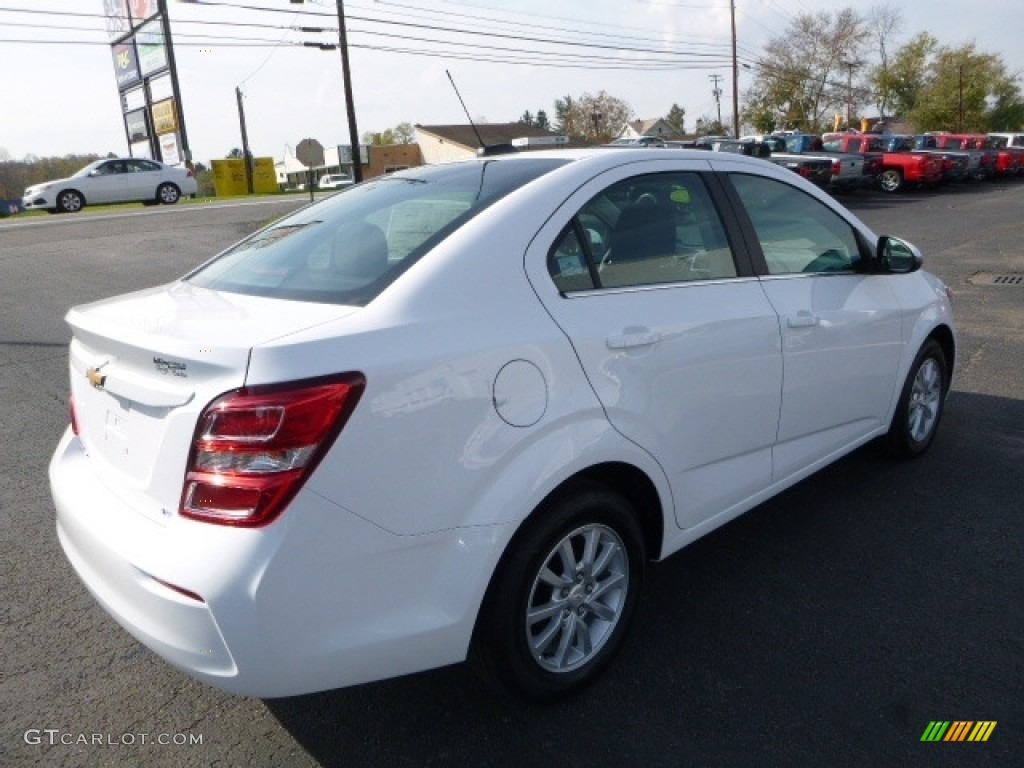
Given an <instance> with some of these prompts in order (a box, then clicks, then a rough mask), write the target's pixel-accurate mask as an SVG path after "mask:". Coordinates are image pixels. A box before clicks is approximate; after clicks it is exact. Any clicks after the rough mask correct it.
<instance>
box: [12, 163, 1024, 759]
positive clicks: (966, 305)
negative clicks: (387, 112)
mask: <svg viewBox="0 0 1024 768" xmlns="http://www.w3.org/2000/svg"><path fill="white" fill-rule="evenodd" d="M841 199H842V201H843V202H844V203H846V204H847V205H848V206H849V207H850V208H851V209H852V210H853V211H854V212H855V213H856V214H857V215H858V216H860V217H861V218H862V219H863V220H864V221H866V222H867V223H868V224H869V225H870V226H871V227H872V228H873V229H875V230H876V232H879V233H887V234H899V235H903V236H905V237H907V238H908V239H909V240H911V241H912V242H915V243H916V244H917V245H919V246H920V247H921V248H922V250H923V251H924V253H925V256H926V267H927V268H928V269H931V270H932V271H933V272H935V273H937V274H938V275H940V276H941V277H942V278H943V279H945V280H946V281H947V282H949V284H950V285H951V286H952V287H953V289H954V291H955V292H956V304H955V309H956V312H957V319H958V324H959V332H960V354H959V360H958V370H957V374H956V377H955V379H954V385H953V392H952V394H951V396H950V399H949V401H948V403H947V412H946V415H945V421H944V423H943V425H942V428H941V429H940V432H939V435H938V437H937V439H936V442H935V443H934V445H933V446H932V449H931V451H930V452H929V453H928V454H927V456H926V457H924V458H922V459H920V460H918V461H914V462H909V463H894V462H892V461H890V460H889V459H887V458H885V457H884V456H882V455H881V454H879V453H878V452H877V451H875V450H873V449H872V447H870V446H869V447H867V448H865V449H863V450H860V451H858V452H856V453H854V454H853V455H851V456H849V457H847V458H845V459H843V460H841V461H839V462H837V463H836V464H834V465H832V466H831V467H829V468H827V469H826V470H824V471H823V472H821V473H819V474H818V475H817V476H815V477H813V478H811V479H809V480H807V481H805V482H803V483H801V484H799V485H798V486H796V487H794V488H792V489H791V490H789V491H787V492H786V493H784V494H782V495H780V496H779V497H777V498H775V499H773V500H772V501H770V502H768V503H766V504H763V505H761V506H760V507H758V508H756V509H755V510H752V511H751V512H750V513H748V514H747V515H745V516H743V517H742V518H740V519H739V520H737V521H735V522H733V523H731V524H729V525H727V526H725V527H724V528H722V529H720V530H719V531H717V532H715V533H714V534H712V535H710V536H708V537H706V538H705V539H703V540H701V541H699V542H698V543H696V544H694V545H693V546H691V547H689V548H688V549H686V550H684V551H683V552H681V553H679V554H678V555H676V556H675V557H673V558H671V559H669V560H668V561H666V562H664V563H662V564H659V565H658V566H656V567H654V568H653V569H652V570H651V573H650V579H649V583H648V585H647V589H646V593H645V596H644V601H643V603H642V605H641V608H640V612H639V615H638V617H637V619H638V620H637V622H636V625H635V627H634V631H633V633H632V635H631V637H630V639H629V642H628V644H627V646H626V648H625V650H624V653H623V654H622V655H621V656H620V657H619V659H618V660H617V662H616V664H615V665H614V666H613V668H612V669H611V671H610V673H609V674H608V676H607V677H606V678H605V679H604V680H602V681H601V682H600V683H599V684H598V685H596V686H595V687H593V688H592V689H590V690H588V691H587V692H586V693H585V694H583V695H582V696H580V697H577V698H575V699H573V700H570V701H567V702H564V703H561V704H559V705H557V706H553V707H546V708H530V707H523V706H519V705H516V704H511V703H508V702H506V701H504V700H501V699H496V698H495V697H494V696H493V695H492V694H491V692H490V691H489V690H487V689H485V688H483V687H482V686H481V685H480V684H479V683H477V681H476V679H475V678H474V677H473V675H472V674H471V673H470V672H469V671H468V670H467V669H466V668H464V667H463V666H455V667H450V668H446V669H441V670H435V671H432V672H427V673H424V674H420V675H414V676H410V677H406V678H400V679H395V680H389V681H385V682H382V683H376V684H371V685H365V686H359V687H356V688H351V689H345V690H340V691H332V692H326V693H321V694H315V695H311V696H302V697H296V698H291V699H280V700H270V701H261V700H257V699H242V698H236V697H232V696H229V695H226V694H222V693H219V692H217V691H214V690H212V689H210V688H207V687H205V686H203V685H201V684H199V683H196V682H193V681H192V680H190V679H189V678H187V677H185V676H184V675H182V674H180V673H178V672H177V671H176V670H174V669H172V668H170V667H168V666H167V665H166V664H164V663H163V662H162V661H161V660H160V659H158V658H156V657H155V656H154V655H152V654H151V653H150V652H149V651H148V650H146V649H145V648H143V647H142V646H141V645H139V644H138V643H136V642H135V641H134V640H133V639H132V638H131V637H130V636H129V635H127V634H126V633H125V632H124V631H123V630H121V629H120V627H118V626H117V625H116V624H115V623H114V622H113V621H112V620H111V619H109V618H108V617H107V616H106V614H105V613H104V612H103V611H102V609H100V608H99V606H98V605H97V604H96V603H95V601H94V600H93V599H92V598H91V596H89V595H88V593H87V592H86V591H85V589H84V587H83V586H82V585H81V584H80V582H79V581H78V579H77V578H76V577H75V575H74V573H73V572H72V570H71V568H70V566H69V565H68V564H67V562H66V560H65V558H64V556H63V553H62V552H61V550H60V547H59V545H58V543H57V539H56V534H55V531H54V524H53V508H52V503H51V501H50V496H49V489H48V485H47V481H46V466H47V463H48V461H49V457H50V455H51V453H52V451H53V448H54V446H55V445H56V442H57V440H58V438H59V436H60V434H61V432H62V431H63V429H64V428H65V425H66V422H67V402H66V398H67V371H66V367H67V353H66V344H67V341H68V333H67V330H66V328H65V326H64V325H63V322H62V319H61V318H62V316H63V314H64V312H65V310H66V309H67V307H69V306H71V305H73V304H78V303H83V302H86V301H91V300H94V299H98V298H102V297H105V296H109V295H113V294H115V293H120V292H124V291H128V290H133V289H136V288H141V287H145V286H149V285H153V284H156V283H159V282H163V281H166V280H170V279H173V278H174V277H177V276H179V275H180V274H182V273H183V272H185V271H186V270H187V269H189V268H190V267H192V266H194V265H195V264H196V263H198V262H199V261H201V260H202V259H203V258H205V257H207V256H209V255H212V253H213V252H214V250H215V249H217V248H220V247H223V246H225V245H227V244H229V243H230V242H232V241H233V240H235V239H237V238H239V237H241V236H242V235H243V234H245V233H246V232H248V231H251V230H252V229H254V228H255V227H257V226H258V225H259V224H261V223H263V222H265V221H267V220H268V219H270V218H273V217H275V216H277V215H280V214H281V213H283V212H284V211H285V210H286V209H287V208H288V207H294V206H295V205H296V204H301V202H302V201H289V202H286V203H268V204H264V205H252V206H233V207H224V208H210V209H205V208H202V209H197V208H196V207H192V206H188V207H185V206H182V207H178V208H176V209H175V208H161V209H156V210H152V211H150V210H148V209H147V210H145V211H144V210H143V209H142V208H141V207H139V208H138V209H127V210H126V211H125V212H124V213H114V214H103V215H101V216H90V215H88V214H83V215H81V216H75V217H72V216H60V217H45V218H38V219H33V220H27V221H23V222H17V221H15V222H10V221H5V222H0V276H2V279H0V435H2V437H3V439H2V441H0V462H2V466H3V468H4V471H3V475H2V477H0V585H2V586H3V588H4V592H5V599H4V600H3V602H2V603H0V646H2V648H3V662H2V668H0V724H2V727H0V765H2V766H27V765H45V766H92V765H133V766H138V765H146V766H182V765H189V766H206V765H218V766H235V765H238V766H243V765H244V766H313V765H338V766H384V765H387V766H424V765H436V766H447V765H460V766H477V765H480V766H484V765H486V766H503V765H510V766H511V765H515V766H532V765H540V764H550V763H553V762H564V763H570V764H572V765H587V766H630V765H646V766H690V765H693V766H775V765H778V766H916V765H921V766H947V765H948V766H1010V765H1019V764H1020V760H1021V758H1020V755H1022V754H1024V611H1022V610H1021V606H1022V605H1024V565H1022V564H1024V534H1022V531H1021V527H1022V526H1021V513H1022V511H1024V502H1022V498H1024V482H1022V481H1021V467H1022V464H1024V373H1022V372H1024V279H1022V280H1021V282H1020V283H1015V282H1013V281H1012V280H1011V281H1009V282H1000V281H997V280H996V279H995V278H996V277H1000V276H1010V277H1011V278H1012V277H1013V276H1015V275H1016V276H1024V222H1022V219H1021V212H1022V211H1024V180H1021V181H1009V182H1002V183H992V184H985V185H969V186H965V187H956V188H950V189H944V190H941V191H939V192H937V193H934V194H928V193H910V194H907V195H901V196H884V195H882V194H880V193H877V194H876V193H854V194H851V195H848V196H844V197H843V198H841ZM936 720H942V721H946V720H949V721H966V720H971V721H981V720H987V721H995V722H996V726H995V728H994V729H993V731H992V733H991V736H990V738H989V740H988V741H987V742H984V743H927V742H922V741H921V737H922V734H923V733H924V731H925V730H926V728H927V727H928V725H929V723H930V722H932V721H936Z"/></svg>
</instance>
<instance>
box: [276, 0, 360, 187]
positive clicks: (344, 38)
mask: <svg viewBox="0 0 1024 768" xmlns="http://www.w3.org/2000/svg"><path fill="white" fill-rule="evenodd" d="M289 2H291V3H292V4H294V5H302V3H304V2H305V0H289ZM337 4H338V50H340V51H341V77H342V80H343V82H342V87H343V88H344V89H345V113H346V115H347V116H348V141H349V144H351V145H352V180H353V181H355V182H360V181H362V180H363V168H362V165H360V163H359V131H358V130H357V129H356V108H355V104H353V102H352V73H351V72H350V71H349V66H348V32H347V31H346V30H345V6H344V4H343V3H342V0H337ZM306 45H307V46H309V47H311V48H320V49H321V50H329V49H330V48H331V46H328V45H317V44H316V43H306Z"/></svg>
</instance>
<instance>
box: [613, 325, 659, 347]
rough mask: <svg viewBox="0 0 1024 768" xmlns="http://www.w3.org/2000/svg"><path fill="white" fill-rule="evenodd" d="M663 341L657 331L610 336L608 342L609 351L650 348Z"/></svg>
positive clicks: (631, 331)
mask: <svg viewBox="0 0 1024 768" xmlns="http://www.w3.org/2000/svg"><path fill="white" fill-rule="evenodd" d="M659 341H661V334H660V333H658V332H657V331H651V330H647V329H646V328H645V329H643V330H632V329H630V330H627V331H626V332H624V333H621V334H619V335H617V336H609V337H608V339H607V340H606V343H607V345H608V349H631V348H633V347H649V346H651V344H657V343H658V342H659Z"/></svg>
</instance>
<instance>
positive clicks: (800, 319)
mask: <svg viewBox="0 0 1024 768" xmlns="http://www.w3.org/2000/svg"><path fill="white" fill-rule="evenodd" d="M819 322H821V319H820V318H819V317H818V316H817V315H816V314H814V313H813V312H810V311H809V310H806V309H801V310H800V311H799V312H797V313H796V314H795V315H790V316H789V317H788V318H786V324H787V325H788V326H789V327H790V328H810V327H812V326H815V325H817V324H818V323H819Z"/></svg>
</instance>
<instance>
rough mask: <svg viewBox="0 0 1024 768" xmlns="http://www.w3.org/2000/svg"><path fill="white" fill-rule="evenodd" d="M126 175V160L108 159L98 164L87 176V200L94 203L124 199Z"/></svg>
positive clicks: (85, 190)
mask: <svg viewBox="0 0 1024 768" xmlns="http://www.w3.org/2000/svg"><path fill="white" fill-rule="evenodd" d="M126 176H127V174H126V173H125V166H124V160H108V161H107V162H105V163H103V164H101V165H99V166H97V167H96V169H95V170H94V171H93V172H92V173H90V174H89V176H88V177H87V182H86V185H85V186H86V189H84V190H83V193H84V194H85V200H86V202H87V203H89V204H90V205H94V204H96V203H112V202H116V201H118V200H123V199H124V186H125V183H126Z"/></svg>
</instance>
